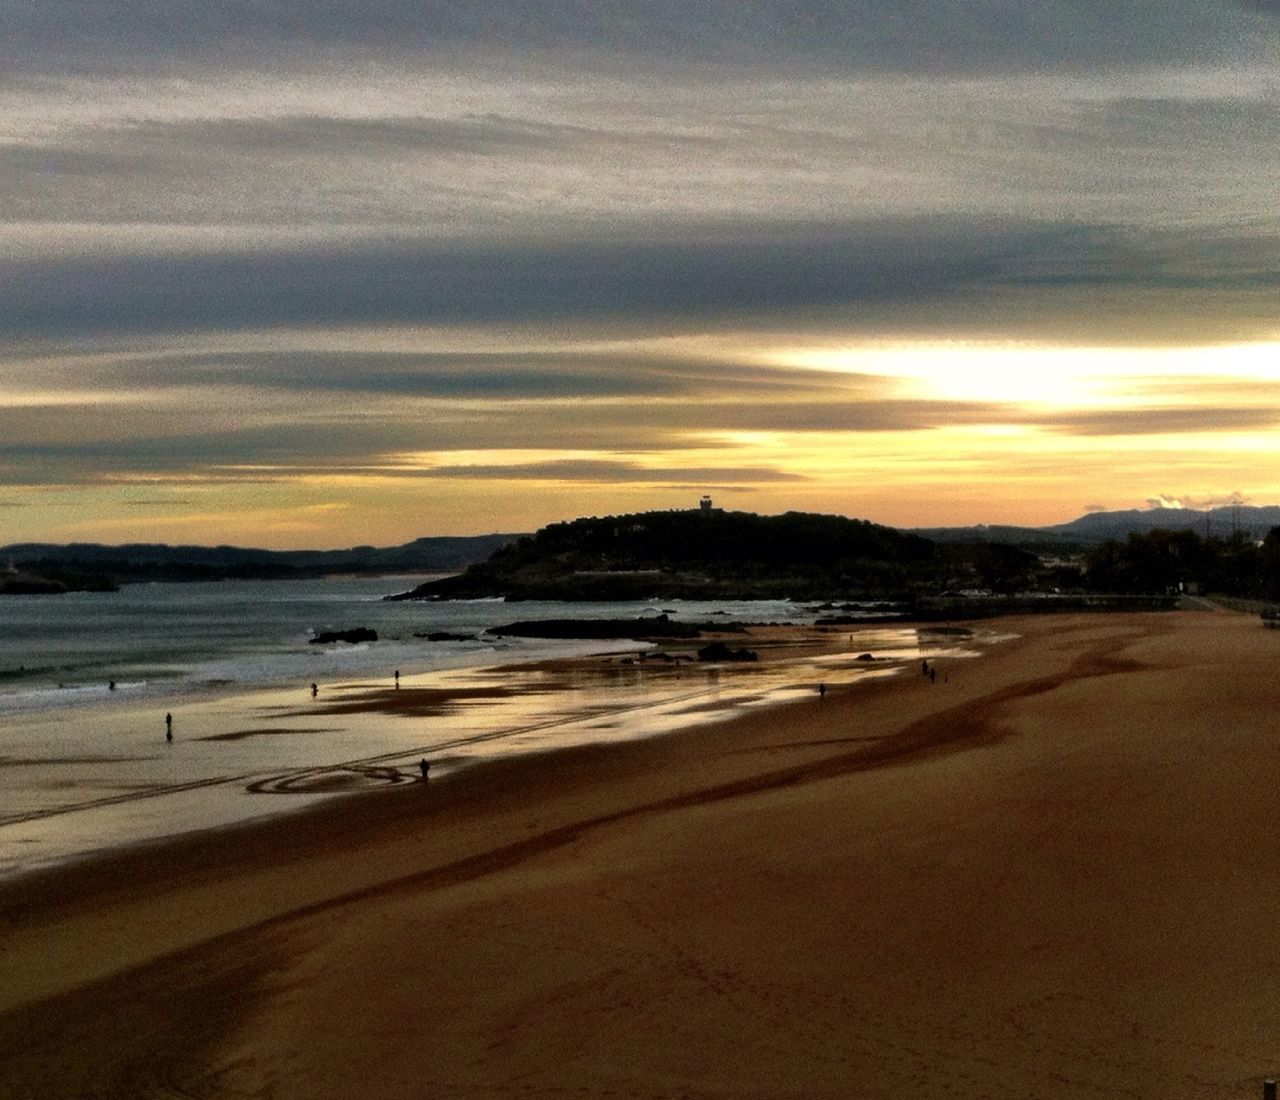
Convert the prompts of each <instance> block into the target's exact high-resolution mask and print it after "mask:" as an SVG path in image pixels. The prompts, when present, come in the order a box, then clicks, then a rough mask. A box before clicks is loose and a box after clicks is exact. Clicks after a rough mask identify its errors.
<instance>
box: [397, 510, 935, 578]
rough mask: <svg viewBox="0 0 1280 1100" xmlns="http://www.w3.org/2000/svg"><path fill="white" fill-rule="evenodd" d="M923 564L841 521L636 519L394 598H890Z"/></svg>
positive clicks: (903, 547)
mask: <svg viewBox="0 0 1280 1100" xmlns="http://www.w3.org/2000/svg"><path fill="white" fill-rule="evenodd" d="M934 563H935V548H934V545H933V544H932V543H931V542H930V541H929V540H927V539H923V538H920V537H918V536H916V535H908V534H903V533H901V532H899V531H895V530H893V529H892V528H889V527H881V526H879V525H878V524H874V523H870V522H868V521H866V520H856V519H848V518H846V517H844V516H829V515H814V514H810V513H804V512H788V513H786V514H784V515H780V516H761V515H756V514H754V513H751V512H726V511H721V510H718V509H715V510H698V511H670V512H644V513H639V514H635V515H625V516H606V517H603V518H600V517H592V518H589V519H577V520H573V521H571V522H567V523H555V524H552V525H550V526H548V527H544V528H543V529H542V530H540V531H538V532H537V534H535V535H533V536H531V537H526V538H522V539H518V540H517V541H516V542H514V543H511V544H510V545H508V546H505V547H503V548H502V549H500V550H498V551H497V552H496V553H494V554H493V555H492V556H491V557H490V558H489V559H488V560H487V561H485V562H482V563H480V564H478V565H473V566H471V567H470V568H469V569H467V570H466V572H464V573H463V574H461V575H460V576H457V577H450V578H447V579H444V580H441V581H434V582H431V583H428V584H425V585H422V586H420V587H419V588H417V589H415V590H414V591H413V592H412V593H407V594H406V598H413V599H430V598H473V597H480V596H506V597H508V598H511V599H630V598H643V597H649V596H653V597H659V598H662V597H665V598H675V597H683V598H729V597H742V598H769V597H792V598H795V599H807V598H824V599H829V598H834V597H845V598H857V597H860V596H861V597H882V596H898V595H902V594H904V593H905V592H907V591H908V590H909V589H910V588H911V587H912V584H913V581H915V580H916V579H917V578H919V577H920V576H922V575H923V574H925V573H927V572H928V570H929V569H930V567H931V566H933V565H934Z"/></svg>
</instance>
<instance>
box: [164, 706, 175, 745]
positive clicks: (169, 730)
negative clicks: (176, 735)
mask: <svg viewBox="0 0 1280 1100" xmlns="http://www.w3.org/2000/svg"><path fill="white" fill-rule="evenodd" d="M164 739H165V740H166V741H168V742H169V744H171V745H172V744H173V715H172V714H166V715H165V716H164Z"/></svg>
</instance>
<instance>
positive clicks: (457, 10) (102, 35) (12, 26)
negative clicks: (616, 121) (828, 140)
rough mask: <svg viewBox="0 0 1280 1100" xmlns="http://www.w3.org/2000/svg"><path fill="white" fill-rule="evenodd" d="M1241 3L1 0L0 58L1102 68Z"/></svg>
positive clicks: (1207, 37)
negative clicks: (416, 57)
mask: <svg viewBox="0 0 1280 1100" xmlns="http://www.w3.org/2000/svg"><path fill="white" fill-rule="evenodd" d="M1251 7H1252V8H1258V7H1261V8H1264V9H1266V8H1270V7H1271V5H1270V4H1269V3H1264V2H1258V3H1255V4H1253V5H1251V6H1240V5H1233V4H1227V3H1221V2H1212V0H1211V2H1208V3H1205V2H1198V0H1164V2H1163V3H1157V2H1155V0H1131V2H1130V3H1127V4H1124V5H1116V4H1108V3H1105V2H1103V0H1041V2H1040V3H1038V4H1036V5H1034V6H1029V5H1026V4H1021V3H1017V2H1016V0H977V2H974V3H968V4H965V5H956V4H953V3H947V2H945V0H925V2H923V3H917V4H912V5H910V6H903V7H895V6H891V5H885V4H883V3H880V2H879V0H811V2H810V3H807V4H805V5H804V6H803V7H802V8H797V7H796V6H795V5H794V4H791V3H784V2H782V0H755V2H753V3H749V4H748V3H742V2H741V0H702V2H701V3H698V4H694V5H691V4H687V3H682V2H679V0H646V2H644V3H635V2H633V0H596V2H594V3H592V4H589V5H584V4H582V3H580V2H578V0H503V2H502V3H501V4H494V3H486V2H477V0H456V2H453V3H443V2H434V0H432V2H426V3H413V2H410V0H369V2H367V3H364V4H361V5H359V6H358V7H357V6H351V5H343V4H330V3H317V2H315V0H277V2H275V3H272V4H261V3H251V2H250V0H221V2H219V3H215V4H211V3H202V2H200V0H169V2H168V3H166V4H165V5H163V6H162V7H157V6H156V5H154V4H152V3H150V2H149V0H115V2H114V3H112V4H111V5H107V6H104V5H102V4H99V3H94V2H92V0H45V2H43V3H40V4H30V3H26V2H24V0H6V2H5V3H4V4H3V5H0V15H2V16H3V21H4V23H5V26H6V28H7V34H6V40H7V41H8V42H9V43H10V44H11V45H10V47H9V49H8V50H7V51H5V54H7V56H5V55H0V57H3V60H4V61H6V62H8V63H10V64H14V65H18V66H21V67H23V68H26V67H29V66H30V65H31V58H32V57H33V56H34V57H36V58H38V59H39V60H40V61H41V62H43V63H44V64H46V65H47V64H48V63H49V62H50V60H51V59H58V60H59V61H60V62H61V63H62V64H63V65H64V66H68V67H70V66H73V65H74V66H78V67H86V68H101V67H106V66H111V65H120V64H123V63H126V62H127V61H131V62H132V63H134V64H136V63H137V62H138V60H139V59H142V58H149V59H151V61H152V62H153V63H154V64H157V65H160V64H164V63H165V62H166V61H170V60H172V59H173V58H175V57H183V58H187V59H190V58H201V57H203V58H207V59H210V60H220V61H223V62H225V61H228V60H241V61H243V59H244V58H246V57H247V58H249V59H254V60H259V61H262V60H266V59H268V58H271V57H273V56H275V57H276V58H277V59H279V58H286V59H287V58H289V57H299V56H306V57H312V58H314V57H316V56H320V57H333V56H343V55H345V56H347V57H349V58H353V59H356V60H365V59H369V58H377V57H379V56H383V57H385V56H387V55H388V54H390V55H395V54H398V53H402V52H405V51H425V52H428V53H430V54H432V55H438V56H443V57H448V56H450V55H456V54H457V53H460V52H466V53H477V52H479V53H489V54H493V53H498V54H507V55H511V54H514V55H529V56H534V57H537V56H546V55H548V54H550V55H552V56H565V55H569V56H574V57H577V58H579V60H580V61H581V60H583V59H590V58H593V57H594V58H598V59H599V61H600V63H603V62H604V60H605V58H606V57H608V58H610V59H611V63H612V64H613V66H615V67H617V66H619V65H623V64H626V63H627V61H628V60H630V61H633V62H636V63H639V62H640V61H649V62H651V63H652V62H662V63H665V64H668V65H669V64H673V63H684V64H699V63H701V64H705V63H707V62H718V63H721V64H726V63H729V64H732V63H737V64H752V65H767V66H769V67H771V68H774V67H776V68H785V67H790V66H796V65H800V64H805V65H809V66H819V67H824V68H830V69H837V70H846V71H847V70H858V69H863V68H868V67H872V68H877V69H891V70H905V71H921V70H928V71H939V70H945V69H975V68H978V69H984V68H989V67H999V68H1001V69H1005V70H1007V69H1008V68H1010V67H1012V66H1026V67H1031V66H1043V65H1050V64H1056V65H1063V64H1077V65H1079V64H1106V63H1115V62H1117V61H1120V60H1126V61H1150V60H1153V59H1161V58H1167V57H1170V56H1178V55H1180V54H1181V53H1182V52H1184V51H1185V50H1186V49H1187V48H1188V46H1189V44H1191V43H1195V44H1196V45H1197V46H1198V48H1199V49H1201V50H1203V51H1204V52H1205V53H1207V54H1210V55H1212V54H1215V53H1222V52H1225V51H1226V50H1228V49H1229V48H1230V47H1231V46H1233V45H1236V44H1237V43H1238V41H1239V39H1240V38H1241V37H1242V36H1243V35H1244V34H1246V33H1247V32H1248V31H1249V30H1251V29H1252V28H1253V24H1254V21H1255V20H1257V19H1260V17H1259V16H1257V15H1255V14H1254V13H1253V12H1252V11H1251Z"/></svg>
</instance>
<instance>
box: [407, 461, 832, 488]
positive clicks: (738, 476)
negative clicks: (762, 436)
mask: <svg viewBox="0 0 1280 1100" xmlns="http://www.w3.org/2000/svg"><path fill="white" fill-rule="evenodd" d="M392 472H393V473H399V474H400V475H401V476H406V477H427V478H463V479H477V478H478V479H485V480H499V481H584V482H605V483H621V482H642V483H656V484H664V483H665V484H669V485H673V486H679V487H682V488H683V487H687V486H689V485H706V484H708V483H711V482H717V481H718V482H723V483H726V484H728V483H738V482H746V483H759V482H797V481H808V480H809V479H808V478H807V477H804V476H803V475H801V474H793V473H787V472H785V471H782V470H774V469H770V468H768V467H764V466H693V467H688V468H686V469H679V468H673V467H668V466H663V467H651V466H641V465H639V464H637V463H634V462H613V461H607V460H593V459H563V460H556V461H549V462H520V463H494V464H492V465H478V464H473V465H465V466H431V467H415V468H412V469H403V470H400V471H392Z"/></svg>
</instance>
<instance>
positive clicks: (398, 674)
mask: <svg viewBox="0 0 1280 1100" xmlns="http://www.w3.org/2000/svg"><path fill="white" fill-rule="evenodd" d="M399 687H400V670H399V669H396V688H397V689H398V688H399Z"/></svg>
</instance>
